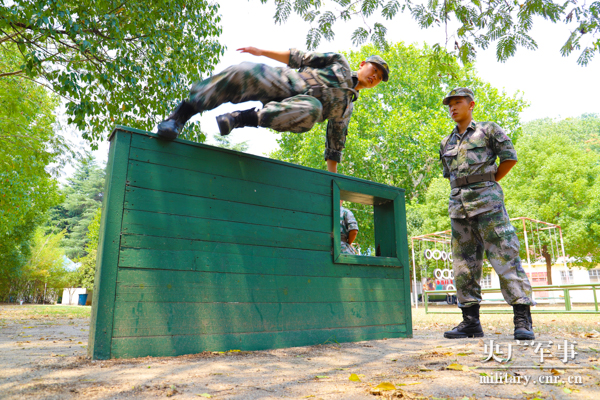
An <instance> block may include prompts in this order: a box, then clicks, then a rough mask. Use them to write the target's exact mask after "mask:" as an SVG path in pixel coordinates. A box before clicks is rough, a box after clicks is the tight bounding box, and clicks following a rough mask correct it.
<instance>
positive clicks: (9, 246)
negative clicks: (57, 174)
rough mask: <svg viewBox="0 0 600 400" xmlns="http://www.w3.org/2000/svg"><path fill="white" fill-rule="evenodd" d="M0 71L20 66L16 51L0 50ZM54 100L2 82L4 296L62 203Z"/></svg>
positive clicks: (19, 82)
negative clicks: (38, 232) (40, 229)
mask: <svg viewBox="0 0 600 400" xmlns="http://www.w3.org/2000/svg"><path fill="white" fill-rule="evenodd" d="M1 46H4V47H3V51H2V52H0V69H2V70H4V69H5V68H8V69H10V68H13V67H15V66H17V65H18V63H19V60H18V55H17V52H16V49H15V48H14V46H13V47H12V48H11V47H10V46H7V45H1ZM56 105H57V101H56V98H54V97H51V96H49V95H48V93H47V92H46V90H45V89H44V88H43V87H40V86H38V85H36V84H34V83H32V82H30V81H27V80H23V79H19V78H17V77H15V76H5V77H0V182H1V184H0V221H1V223H0V291H2V293H3V290H4V289H3V286H2V283H6V282H9V281H10V280H11V279H13V278H15V277H17V276H18V275H19V273H20V272H19V271H20V270H21V268H22V267H23V265H24V264H25V262H26V261H27V258H28V256H29V254H28V252H29V240H30V239H31V238H32V235H33V232H34V229H35V227H36V226H37V225H38V224H39V223H40V222H42V220H43V218H44V214H45V213H46V212H47V210H48V209H49V208H50V207H53V206H54V205H56V204H57V203H59V202H60V201H61V198H60V195H59V190H58V183H57V181H56V179H55V178H54V177H53V175H52V173H51V172H52V169H51V168H50V166H51V165H53V164H54V165H59V166H60V165H61V164H62V163H63V162H64V160H65V159H64V157H63V156H62V155H64V154H68V153H69V151H68V148H67V145H66V143H65V142H64V141H63V140H62V139H61V138H60V136H59V135H57V134H56V133H55V131H54V129H53V123H54V120H55V119H54V116H53V115H52V112H53V110H54V109H55V107H56Z"/></svg>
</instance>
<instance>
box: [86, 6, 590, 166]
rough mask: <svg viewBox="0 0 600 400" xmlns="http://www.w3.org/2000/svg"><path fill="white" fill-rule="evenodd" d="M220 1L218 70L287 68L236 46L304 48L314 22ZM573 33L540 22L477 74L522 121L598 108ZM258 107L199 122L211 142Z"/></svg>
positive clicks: (417, 33)
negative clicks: (572, 50) (223, 124)
mask: <svg viewBox="0 0 600 400" xmlns="http://www.w3.org/2000/svg"><path fill="white" fill-rule="evenodd" d="M219 3H220V4H221V7H220V13H221V16H222V21H221V26H222V28H223V34H222V35H221V37H220V42H221V44H223V45H224V46H226V47H227V48H226V50H225V54H224V55H223V57H222V58H221V61H220V63H219V64H218V65H217V67H216V68H215V72H219V71H221V70H222V69H224V68H226V67H227V66H229V65H232V64H237V63H240V62H243V61H251V62H261V63H265V64H270V65H273V66H283V64H281V63H278V62H277V61H273V60H270V59H267V58H265V57H255V56H252V55H250V54H240V53H239V52H237V51H236V49H238V48H240V47H245V46H254V47H258V48H263V49H269V50H285V49H289V48H292V47H294V48H298V49H302V50H305V49H306V44H305V43H306V33H307V32H308V29H309V28H310V25H309V24H308V23H306V22H304V21H302V20H301V18H300V17H298V16H297V15H295V14H292V15H291V16H290V18H289V20H288V22H287V23H285V24H284V25H277V24H275V22H274V20H273V15H274V13H275V7H274V1H273V0H271V1H269V3H268V4H265V5H263V4H261V3H260V1H259V0H248V1H245V0H225V1H220V2H219ZM376 20H382V18H381V17H379V18H372V19H371V20H368V21H367V22H368V23H371V24H372V22H374V21H376ZM380 22H382V23H383V24H384V25H385V26H386V27H387V28H388V34H387V39H388V41H390V42H404V43H405V44H413V43H414V44H417V45H419V46H422V45H423V43H427V44H429V45H433V44H435V43H445V41H446V36H445V32H444V29H443V28H435V29H426V30H423V29H421V28H419V27H418V25H417V23H416V22H415V21H414V20H413V19H412V18H411V17H410V15H408V14H400V15H398V16H396V17H395V18H394V19H393V20H392V21H385V20H383V21H380ZM360 23H361V21H360V20H352V21H351V22H349V23H341V22H340V23H337V24H336V25H335V27H334V32H335V40H333V41H330V42H327V41H325V40H322V41H321V44H320V46H319V48H317V49H316V50H317V51H347V50H351V49H353V48H355V47H354V46H353V45H352V42H351V39H350V37H351V33H352V31H353V30H354V29H355V28H356V27H357V26H358V24H360ZM449 31H451V29H450V30H449ZM568 35H569V29H568V27H566V26H564V25H563V24H553V23H550V22H547V21H545V20H542V19H538V20H534V28H533V30H532V34H531V36H533V38H534V39H535V40H536V41H537V43H538V49H537V50H534V51H529V50H525V49H522V48H520V49H518V50H517V53H516V55H515V56H514V57H512V58H511V59H509V60H508V61H506V62H504V63H500V62H498V61H497V60H496V54H495V44H493V45H492V46H491V48H489V49H487V50H485V51H483V50H479V51H478V56H477V61H476V63H475V67H476V69H477V71H478V75H479V76H480V77H481V78H482V79H483V80H485V81H487V82H489V83H490V84H491V85H492V86H494V87H496V88H499V89H503V90H505V91H506V92H507V93H509V94H514V93H516V92H517V91H521V92H523V97H524V99H525V100H526V101H528V102H529V103H530V106H529V107H528V108H527V109H525V111H523V112H522V114H521V119H522V121H523V122H527V121H531V120H534V119H538V118H546V117H549V118H553V119H562V118H567V117H576V116H579V115H581V114H584V113H600V105H599V104H600V102H598V99H597V95H598V93H600V79H599V78H598V75H599V74H598V71H600V56H596V58H595V59H594V60H593V61H592V62H591V63H590V64H589V65H588V66H587V67H581V66H578V65H577V62H576V61H577V57H578V54H572V55H571V56H569V57H562V56H561V54H560V47H561V45H562V44H563V43H564V41H565V40H566V39H567V37H568ZM451 42H452V41H451ZM392 74H393V71H392ZM260 106H261V104H260V103H258V102H249V103H244V104H224V105H222V106H220V107H218V108H217V109H215V110H211V111H207V112H204V113H203V114H202V116H197V117H195V118H199V119H200V122H201V127H202V129H203V131H204V132H205V133H206V134H207V137H208V140H207V143H208V144H213V143H214V140H212V135H213V134H216V133H218V127H217V124H216V121H215V117H217V116H218V115H221V114H223V113H227V112H231V111H235V110H245V109H248V108H251V107H260ZM440 106H441V99H440ZM230 138H231V140H232V141H233V142H240V141H247V142H248V144H249V146H250V147H249V149H248V152H249V153H252V154H257V155H266V154H268V153H269V152H271V151H273V150H275V149H276V148H277V142H276V139H277V138H278V135H277V134H274V133H272V132H271V131H269V130H267V129H264V128H242V129H236V130H234V131H233V132H232V133H231V134H230ZM107 154H108V144H107V143H104V144H103V145H101V146H100V148H99V150H98V151H96V152H95V155H96V157H97V158H98V159H99V160H104V161H105V160H106V158H107Z"/></svg>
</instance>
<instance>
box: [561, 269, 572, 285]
mask: <svg viewBox="0 0 600 400" xmlns="http://www.w3.org/2000/svg"><path fill="white" fill-rule="evenodd" d="M560 283H561V284H562V285H568V284H570V283H575V282H573V271H571V270H567V271H560Z"/></svg>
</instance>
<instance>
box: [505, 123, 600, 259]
mask: <svg viewBox="0 0 600 400" xmlns="http://www.w3.org/2000/svg"><path fill="white" fill-rule="evenodd" d="M599 128H600V119H599V118H598V117H594V116H584V117H581V118H571V119H566V120H562V121H557V122H553V121H551V120H548V119H545V120H537V121H533V122H531V123H528V124H526V125H525V126H524V131H525V134H524V135H523V136H522V137H521V139H520V140H519V143H518V145H517V146H516V149H517V154H518V157H519V163H518V164H517V165H516V166H515V167H514V168H513V170H512V171H511V172H510V173H509V174H508V175H507V177H506V178H505V179H504V180H503V181H502V186H503V187H504V191H505V193H506V205H507V209H508V210H509V213H510V214H511V216H527V217H531V218H535V219H538V220H542V221H546V222H551V223H554V224H558V225H560V226H561V227H562V230H563V237H564V245H565V253H566V254H567V256H568V257H576V258H578V259H579V260H580V262H579V263H578V264H580V265H584V266H586V267H593V266H595V265H598V263H599V262H600V247H599V246H598V243H600V152H598V151H593V150H591V149H590V148H589V147H588V145H589V143H590V142H589V138H590V137H594V135H597V134H598V129H599ZM596 137H597V136H596ZM542 244H544V243H542ZM538 254H539V251H538Z"/></svg>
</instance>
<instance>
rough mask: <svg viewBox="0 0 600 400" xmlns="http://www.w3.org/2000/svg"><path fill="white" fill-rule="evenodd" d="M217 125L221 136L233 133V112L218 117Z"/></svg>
mask: <svg viewBox="0 0 600 400" xmlns="http://www.w3.org/2000/svg"><path fill="white" fill-rule="evenodd" d="M217 125H218V126H219V133H220V134H221V136H226V135H229V134H230V133H231V131H232V130H233V128H234V127H235V119H234V117H233V116H232V115H231V114H223V115H219V116H218V117H217Z"/></svg>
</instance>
